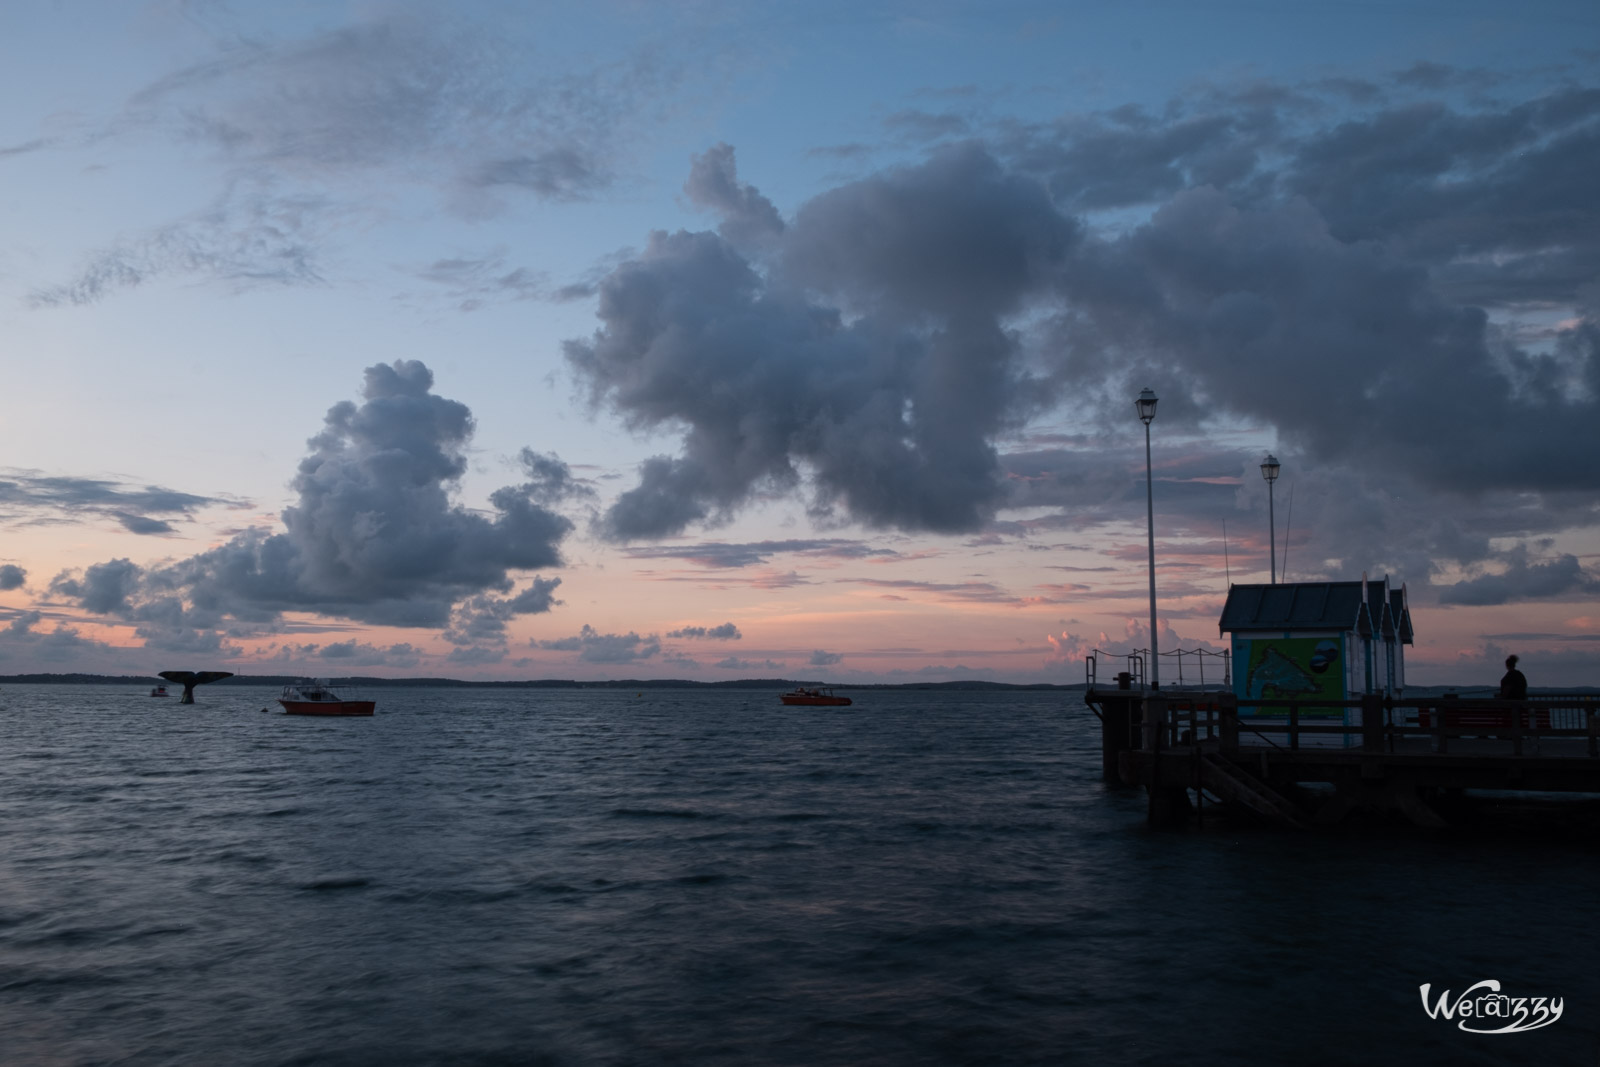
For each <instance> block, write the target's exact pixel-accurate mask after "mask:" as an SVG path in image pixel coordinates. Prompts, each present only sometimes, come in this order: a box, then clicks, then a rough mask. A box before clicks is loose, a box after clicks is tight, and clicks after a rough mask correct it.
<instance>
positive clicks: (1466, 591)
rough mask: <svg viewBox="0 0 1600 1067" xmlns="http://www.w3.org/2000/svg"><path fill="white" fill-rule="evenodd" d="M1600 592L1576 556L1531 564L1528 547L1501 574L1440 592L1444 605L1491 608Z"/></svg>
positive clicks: (1510, 559) (1513, 555)
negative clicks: (1513, 603)
mask: <svg viewBox="0 0 1600 1067" xmlns="http://www.w3.org/2000/svg"><path fill="white" fill-rule="evenodd" d="M1596 593H1600V578H1596V577H1595V576H1594V575H1592V574H1590V573H1589V572H1588V571H1586V570H1585V569H1584V568H1583V566H1582V565H1581V564H1580V563H1579V562H1578V559H1577V557H1576V556H1573V555H1570V554H1569V555H1561V556H1557V557H1556V558H1554V559H1551V560H1546V561H1544V562H1542V563H1540V562H1530V561H1529V560H1528V553H1527V549H1526V547H1525V546H1519V547H1518V548H1517V549H1515V550H1513V551H1512V552H1511V553H1509V554H1508V558H1507V563H1506V566H1505V569H1504V570H1503V571H1501V572H1500V573H1498V574H1483V575H1479V576H1478V577H1476V578H1468V579H1466V580H1464V581H1460V582H1457V583H1455V584H1454V585H1448V586H1445V587H1444V588H1442V589H1441V590H1440V592H1439V602H1440V603H1441V604H1461V605H1488V604H1507V603H1511V602H1514V601H1522V600H1548V599H1557V598H1563V597H1593V596H1594V595H1595V594H1596Z"/></svg>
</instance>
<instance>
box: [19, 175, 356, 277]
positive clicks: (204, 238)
mask: <svg viewBox="0 0 1600 1067" xmlns="http://www.w3.org/2000/svg"><path fill="white" fill-rule="evenodd" d="M335 225H336V222H335V219H334V211H333V207H332V205H331V204H329V203H328V202H327V201H326V200H324V199H323V198H321V197H314V196H303V195H285V194H282V193H280V192H278V191H277V190H276V189H275V188H273V187H271V186H262V185H260V184H259V183H256V182H252V181H248V180H244V179H240V180H236V181H234V182H232V183H230V184H229V186H228V188H227V189H226V190H225V191H224V192H223V193H222V194H221V195H220V196H218V197H217V198H216V200H215V201H214V202H213V203H212V204H211V205H209V206H208V207H207V208H206V209H204V210H202V211H198V212H195V213H193V214H191V215H189V216H187V217H185V218H183V219H179V220H177V221H175V222H171V223H168V224H167V225H165V226H161V227H159V228H157V229H155V230H154V231H152V232H149V233H145V234H139V235H134V236H128V237H123V238H120V239H119V240H117V241H115V242H113V243H112V244H110V245H108V246H106V247H104V248H101V249H99V250H97V251H95V252H93V253H91V254H90V255H89V257H88V258H87V261H86V262H85V263H84V265H83V266H82V267H80V268H79V269H78V271H77V273H76V274H75V275H74V276H73V277H72V278H71V279H70V280H68V281H65V282H60V283H57V284H54V285H45V286H40V287H38V288H35V289H33V290H32V291H31V292H30V293H29V294H28V303H29V305H30V306H32V307H35V308H49V307H65V306H70V305H82V304H92V303H95V302H97V301H99V300H101V299H103V298H105V297H106V296H108V295H110V294H111V293H113V292H115V291H117V290H120V289H131V288H134V287H136V286H139V285H143V284H145V283H146V282H149V281H152V280H155V279H157V278H161V277H165V276H169V275H200V276H203V277H209V278H212V279H215V280H218V281H221V282H223V283H225V284H227V285H228V286H230V287H232V288H233V289H235V290H242V289H249V288H256V287H259V286H265V285H312V284H318V283H320V282H321V281H322V275H321V273H320V271H319V270H318V267H317V264H316V259H317V252H316V248H315V246H316V245H317V244H318V243H319V242H320V241H321V240H323V239H324V237H325V235H326V234H327V233H328V232H330V231H331V230H332V229H333V228H334V227H335Z"/></svg>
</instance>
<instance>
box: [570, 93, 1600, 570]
mask: <svg viewBox="0 0 1600 1067" xmlns="http://www.w3.org/2000/svg"><path fill="white" fill-rule="evenodd" d="M1481 83H1482V78H1481V76H1480V75H1479V74H1478V73H1476V72H1471V71H1462V70H1457V69H1452V68H1441V67H1436V66H1435V67H1427V66H1419V67H1414V68H1411V69H1410V70H1407V71H1402V72H1400V73H1399V75H1398V76H1396V77H1394V78H1388V79H1378V80H1371V81H1355V80H1351V79H1344V80H1342V81H1340V80H1323V81H1316V82H1304V83H1287V82H1284V83H1272V82H1257V83H1252V84H1250V85H1238V84H1235V85H1228V84H1223V83H1219V84H1216V85H1213V86H1211V87H1208V88H1204V89H1202V90H1201V91H1198V92H1195V93H1192V94H1189V95H1188V96H1187V97H1185V98H1184V99H1181V100H1175V101H1172V102H1171V103H1170V105H1168V106H1164V107H1160V108H1155V109H1150V110H1144V109H1140V108H1133V107H1119V108H1112V109H1109V110H1106V111H1104V112H1099V113H1092V114H1077V115H1064V116H1061V117H1060V118H1058V119H1055V120H1052V121H1048V122H1039V123H1031V124H1030V123H1022V122H1016V121H1012V120H1006V121H1004V122H996V123H993V124H991V125H988V126H983V125H981V124H979V123H978V122H977V120H975V119H974V120H970V124H969V127H968V130H967V132H966V134H965V136H967V137H968V138H969V140H968V141H966V142H964V143H963V144H960V145H955V146H946V147H943V148H940V149H937V150H935V151H933V152H931V153H930V154H929V155H928V156H927V157H926V158H925V160H924V161H923V162H922V163H920V164H917V165H913V166H903V167H897V168H892V169H887V170H883V171H880V172H879V173H876V174H872V175H869V176H868V177H865V178H859V179H856V180H851V181H847V182H843V183H841V184H838V185H837V186H836V187H835V188H832V189H829V190H827V191H825V192H823V193H821V194H820V195H818V196H816V197H814V198H813V199H811V200H810V201H808V202H806V203H803V204H801V205H799V207H798V208H797V209H796V210H795V211H794V212H793V213H792V215H790V216H788V217H787V219H782V218H780V219H779V221H780V222H782V226H781V227H780V226H778V225H776V224H771V223H770V214H769V213H768V212H767V211H766V208H765V206H764V205H766V204H768V203H769V202H768V201H767V200H766V199H765V198H759V199H758V197H759V193H758V192H757V191H756V190H754V189H753V188H751V187H749V186H748V185H745V184H743V183H741V182H740V181H739V180H738V178H737V174H736V172H735V170H734V168H733V153H732V150H731V149H729V148H727V146H721V145H719V146H717V147H716V148H715V149H714V150H713V151H712V152H709V153H707V154H706V155H704V156H702V157H699V158H697V159H696V160H695V163H694V172H693V173H692V175H691V182H690V186H689V187H687V188H688V190H689V192H690V193H691V195H692V197H693V198H695V200H696V202H697V203H699V204H700V205H701V206H705V207H708V208H711V209H712V210H716V211H719V212H721V213H722V215H723V220H724V224H723V227H722V228H719V230H718V232H716V233H684V232H679V233H670V234H669V233H658V234H655V235H653V237H652V238H651V240H650V243H649V244H648V246H647V247H646V249H645V251H644V252H642V253H640V254H638V255H636V256H634V257H632V258H631V259H629V260H627V261H625V262H623V263H621V264H620V265H618V266H617V267H616V268H615V269H614V270H612V272H611V273H610V274H608V275H607V276H606V277H605V278H604V279H603V280H602V282H601V283H600V285H599V293H600V308H599V319H598V326H599V329H598V330H597V331H596V332H595V334H594V335H593V336H592V337H591V338H588V339H584V340H579V341H574V342H572V343H570V344H569V345H568V347H567V355H568V359H569V361H570V362H571V365H572V367H573V369H574V371H575V373H576V374H577V376H578V378H579V379H580V381H582V382H583V383H584V384H586V385H587V386H588V388H589V390H590V395H591V398H592V399H593V400H594V401H595V402H596V403H597V404H598V405H600V406H601V407H604V408H609V409H610V410H611V411H613V412H615V413H616V414H617V415H618V416H620V417H621V419H622V420H623V421H624V422H625V423H626V424H628V425H629V426H630V427H632V428H634V429H636V430H655V431H667V432H676V433H680V434H681V438H680V442H681V443H680V447H679V449H678V450H677V451H676V453H675V454H671V455H659V456H655V457H652V458H651V459H649V460H648V461H646V462H645V463H644V464H642V465H641V467H640V468H639V480H638V483H637V484H636V486H635V487H633V488H631V489H629V490H627V491H626V492H624V493H623V494H622V495H621V497H620V498H618V499H617V500H616V502H615V503H614V505H613V506H612V507H611V509H610V510H609V511H608V512H607V513H606V515H605V517H604V524H603V529H604V532H605V533H606V534H607V535H609V536H611V537H613V538H617V539H622V540H628V539H635V540H637V539H650V538H656V537H662V536H667V535H671V534H676V533H679V532H681V531H683V530H686V529H688V528H690V527H693V526H696V525H709V524H715V523H718V522H721V521H725V520H727V519H729V518H730V517H732V516H733V515H735V514H737V513H738V511H739V510H740V509H741V508H743V507H745V506H747V505H748V504H750V503H751V502H753V501H756V500H767V499H771V498H773V497H777V496H802V497H804V498H805V499H807V501H808V503H809V504H810V507H811V510H812V515H813V517H814V518H815V519H817V520H819V521H823V522H839V521H841V520H852V521H855V522H859V523H861V524H863V525H867V526H877V527H893V528H898V529H903V530H908V531H931V532H936V533H950V532H958V531H975V530H978V529H980V528H987V529H988V530H989V531H990V532H996V533H1000V532H1003V533H1005V534H1007V535H1014V536H1023V537H1031V536H1035V535H1038V534H1041V533H1044V532H1048V531H1052V530H1064V529H1082V528H1084V527H1086V526H1091V525H1097V524H1098V525H1112V524H1119V523H1124V522H1127V521H1128V520H1129V517H1130V516H1129V512H1130V511H1131V510H1135V509H1133V508H1131V507H1130V505H1134V504H1136V503H1138V501H1137V499H1136V498H1137V496H1142V490H1143V486H1142V484H1141V483H1142V478H1141V477H1138V476H1136V474H1135V471H1134V469H1133V468H1134V466H1135V463H1134V459H1135V457H1136V453H1137V451H1138V447H1137V446H1138V442H1137V441H1136V440H1134V437H1135V435H1136V432H1137V427H1136V426H1133V427H1130V426H1129V424H1130V423H1132V421H1133V420H1132V419H1131V417H1130V415H1129V412H1128V404H1129V398H1130V397H1131V396H1132V395H1134V394H1135V393H1137V391H1138V389H1139V387H1141V386H1143V385H1145V384H1147V383H1148V384H1152V385H1154V386H1155V387H1156V388H1157V391H1158V393H1159V394H1160V395H1161V397H1162V405H1161V409H1160V410H1161V415H1160V418H1159V419H1158V421H1157V424H1156V427H1155V428H1156V430H1157V431H1158V432H1157V434H1156V438H1155V441H1154V444H1155V454H1156V459H1157V472H1156V475H1157V487H1156V493H1157V498H1158V503H1157V511H1158V514H1159V513H1161V512H1163V511H1164V512H1165V516H1166V518H1165V519H1161V518H1158V523H1159V522H1162V521H1164V522H1166V523H1169V524H1181V525H1182V527H1183V528H1182V529H1181V531H1177V532H1179V533H1181V534H1182V535H1183V536H1184V537H1186V538H1190V539H1192V540H1191V544H1192V545H1193V549H1192V551H1189V552H1188V553H1187V558H1183V557H1181V556H1180V554H1178V553H1172V552H1169V554H1168V557H1169V558H1168V560H1167V563H1168V564H1169V565H1170V566H1171V567H1172V568H1182V567H1185V566H1187V567H1192V568H1210V567H1214V566H1215V565H1216V564H1217V563H1219V562H1221V561H1220V560H1216V559H1214V558H1213V557H1214V556H1215V555H1218V554H1220V553H1215V552H1213V551H1212V548H1211V547H1208V546H1220V543H1221V542H1222V539H1223V529H1222V524H1223V523H1224V522H1226V523H1227V533H1228V535H1229V536H1228V541H1229V546H1230V549H1231V552H1230V556H1231V559H1230V560H1229V563H1230V564H1231V565H1233V566H1234V567H1238V566H1240V565H1241V564H1242V565H1243V566H1245V567H1246V568H1253V567H1255V566H1257V564H1258V562H1259V565H1260V568H1261V569H1262V570H1264V569H1265V563H1266V555H1267V553H1266V549H1267V545H1266V539H1265V532H1266V530H1265V528H1266V523H1265V521H1264V520H1265V516H1264V514H1263V513H1264V511H1265V504H1266V501H1265V493H1264V491H1263V489H1262V488H1261V486H1260V483H1259V475H1258V473H1257V472H1256V471H1255V469H1254V464H1255V463H1256V462H1259V458H1260V457H1259V455H1251V454H1249V453H1251V452H1253V451H1254V450H1253V449H1246V448H1242V447H1240V446H1239V445H1238V444H1236V443H1235V442H1237V441H1238V440H1239V439H1240V435H1246V436H1248V437H1251V438H1254V439H1256V440H1259V441H1262V442H1263V443H1266V444H1268V446H1269V447H1271V448H1272V449H1273V450H1274V451H1275V452H1276V453H1277V454H1278V455H1279V456H1280V457H1284V458H1285V459H1286V461H1287V462H1292V463H1293V464H1294V473H1293V477H1292V478H1289V477H1286V479H1285V481H1284V482H1283V483H1282V484H1280V485H1279V486H1278V494H1277V505H1278V512H1277V519H1278V524H1279V527H1278V534H1279V536H1280V537H1288V538H1289V539H1290V543H1289V545H1288V548H1287V549H1286V551H1287V552H1288V553H1289V556H1290V563H1291V565H1292V566H1293V567H1294V568H1295V572H1294V573H1295V574H1296V576H1306V577H1316V576H1321V575H1328V576H1336V577H1350V576H1351V569H1352V568H1354V569H1355V573H1359V571H1360V570H1370V571H1373V572H1374V573H1377V572H1380V571H1383V570H1388V571H1389V572H1390V573H1393V574H1396V575H1398V576H1399V577H1401V578H1404V579H1409V580H1410V581H1411V583H1412V587H1413V590H1414V592H1416V593H1418V594H1419V597H1420V599H1424V600H1425V599H1427V598H1428V597H1429V596H1430V595H1431V593H1430V590H1429V587H1428V583H1429V582H1433V581H1441V582H1442V581H1453V580H1455V576H1454V575H1455V571H1454V568H1456V567H1466V568H1467V572H1468V574H1469V575H1471V577H1470V578H1469V579H1468V580H1469V581H1474V582H1482V583H1483V584H1481V585H1475V586H1472V587H1470V588H1462V589H1461V590H1460V591H1459V592H1457V593H1455V594H1453V595H1454V596H1457V597H1464V596H1475V597H1481V596H1498V595H1500V593H1498V592H1495V591H1494V589H1493V588H1492V587H1493V586H1494V584H1495V583H1494V581H1493V576H1492V575H1486V574H1483V573H1481V572H1480V571H1479V570H1475V569H1474V568H1475V567H1478V566H1479V565H1482V564H1490V565H1491V568H1492V569H1496V568H1499V567H1502V566H1505V565H1506V560H1505V558H1504V556H1503V552H1502V550H1501V549H1497V548H1496V547H1494V546H1495V545H1496V544H1497V543H1498V544H1500V545H1502V546H1503V544H1504V543H1505V539H1508V538H1509V539H1511V540H1512V541H1513V542H1522V541H1527V540H1528V539H1530V538H1538V537H1541V536H1544V535H1547V534H1553V533H1556V532H1561V531H1580V530H1592V529H1593V528H1594V527H1595V526H1596V525H1597V524H1600V513H1597V512H1595V511H1594V509H1593V507H1592V500H1593V494H1594V492H1595V490H1596V489H1600V459H1597V458H1596V457H1597V456H1600V317H1597V316H1600V296H1597V293H1600V290H1597V289H1596V288H1595V283H1594V278H1595V277H1597V276H1600V205H1597V203H1596V201H1595V200H1594V198H1593V197H1592V196H1591V195H1590V194H1589V191H1588V187H1587V185H1585V184H1584V183H1583V182H1582V181H1581V180H1575V179H1574V177H1573V176H1574V175H1582V174H1587V173H1590V172H1592V171H1593V170H1595V169H1596V168H1595V164H1596V163H1597V162H1600V139H1597V138H1596V137H1595V135H1594V131H1595V128H1596V123H1600V88H1597V87H1595V86H1594V85H1592V84H1590V83H1588V82H1583V81H1574V82H1569V83H1566V84H1564V85H1562V86H1560V87H1557V88H1555V89H1552V90H1548V91H1543V92H1533V93H1530V92H1522V93H1521V94H1520V95H1519V93H1518V92H1517V91H1515V90H1513V89H1511V88H1509V87H1508V84H1509V83H1508V84H1502V85H1500V86H1497V87H1496V92H1495V93H1494V94H1493V95H1487V94H1481V93H1479V94H1477V95H1465V94H1463V92H1462V89H1463V87H1467V86H1472V85H1481ZM907 118H908V120H910V119H912V118H915V116H907ZM916 124H917V123H915V122H910V121H908V123H907V126H908V128H909V127H910V126H912V125H916ZM923 125H924V127H925V128H926V126H927V124H923ZM952 128H953V127H952ZM931 133H933V134H934V135H937V134H938V131H931ZM1043 190H1048V195H1045V193H1044V192H1042V191H1043ZM750 218H766V219H768V224H765V225H763V227H762V228H761V232H762V234H763V237H762V239H761V240H759V241H757V240H753V239H751V238H750V237H749V235H745V236H743V237H740V238H738V239H737V240H736V239H735V238H734V236H733V231H732V230H731V229H730V228H729V226H730V223H732V222H736V221H740V220H746V221H748V219H750ZM1022 234H1028V235H1029V238H1027V239H1025V238H1023V237H1022V236H1021V235H1022ZM1524 323H1533V324H1535V325H1525V324H1524ZM1041 411H1050V413H1051V416H1052V420H1053V421H1055V422H1056V423H1057V425H1059V426H1062V427H1063V428H1064V432H1063V433H1062V434H1060V435H1059V436H1058V438H1057V439H1056V440H1054V441H1045V440H1042V439H1040V438H1038V437H1037V436H1036V437H1035V438H1033V439H1031V440H1030V438H1028V437H1025V436H1023V435H1022V434H1020V433H1018V432H1017V431H1018V428H1019V427H1020V426H1021V425H1022V424H1023V423H1024V422H1025V421H1026V420H1028V419H1029V418H1030V417H1032V416H1034V415H1036V414H1038V413H1039V412H1041ZM846 441H848V443H849V446H848V449H846V447H845V445H844V442H846ZM1178 450H1184V454H1179V451H1178ZM1287 469H1288V468H1286V470H1287ZM1140 473H1142V472H1140ZM1294 481H1298V482H1299V483H1300V484H1299V488H1300V493H1299V495H1298V496H1297V497H1295V498H1294V500H1295V505H1294V506H1295V508H1296V509H1298V510H1296V511H1295V513H1294V516H1293V528H1292V530H1291V529H1286V523H1285V519H1286V515H1285V504H1286V500H1285V490H1291V491H1292V485H1293V482H1294ZM1008 509H1011V510H1014V511H1016V512H1027V513H1026V514H1020V515H1009V516H1000V515H999V514H998V513H1001V512H1004V511H1006V510H1008ZM714 544H715V543H707V544H706V545H705V546H703V547H696V548H691V549H689V550H688V552H687V554H685V550H683V549H681V548H679V547H678V546H675V545H665V546H659V547H652V548H649V549H640V548H635V549H632V550H631V551H632V552H635V553H640V554H641V555H649V554H655V553H659V555H660V556H661V557H663V558H671V557H675V556H677V557H679V558H689V559H692V560H693V561H694V562H697V563H701V564H702V565H705V566H719V565H726V566H733V565H749V564H750V563H754V562H760V561H762V560H763V559H764V558H765V557H764V554H763V553H762V552H760V551H759V550H754V551H738V550H736V548H735V547H733V546H728V547H725V548H716V547H712V546H713V545H714ZM1530 577H1532V575H1531V574H1530ZM1557 579H1560V581H1557ZM1552 581H1553V582H1555V584H1556V585H1557V586H1560V584H1561V581H1568V582H1573V581H1576V579H1575V578H1574V577H1573V575H1572V574H1571V573H1570V572H1564V571H1563V572H1561V573H1556V572H1554V571H1552V572H1548V573H1546V572H1540V575H1539V582H1552ZM1568 587H1569V588H1575V589H1577V588H1582V586H1581V585H1569V586H1568ZM1528 588H1543V585H1541V584H1539V583H1535V585H1533V586H1529V587H1528ZM890 595H892V594H890Z"/></svg>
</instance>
